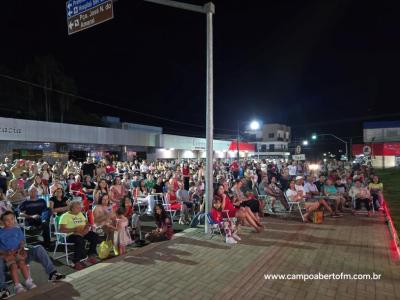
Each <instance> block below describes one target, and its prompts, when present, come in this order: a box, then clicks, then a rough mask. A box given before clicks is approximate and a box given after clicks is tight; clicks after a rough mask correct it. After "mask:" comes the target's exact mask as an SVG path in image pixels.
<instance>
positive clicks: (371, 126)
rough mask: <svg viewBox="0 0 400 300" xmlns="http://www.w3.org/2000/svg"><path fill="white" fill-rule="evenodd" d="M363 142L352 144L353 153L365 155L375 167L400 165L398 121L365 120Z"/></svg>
mask: <svg viewBox="0 0 400 300" xmlns="http://www.w3.org/2000/svg"><path fill="white" fill-rule="evenodd" d="M363 142H364V144H355V145H353V148H352V152H353V155H354V156H355V157H356V158H357V157H363V156H366V157H368V158H369V159H370V160H371V164H372V166H373V167H375V168H392V167H398V166H400V121H383V122H365V123H364V124H363Z"/></svg>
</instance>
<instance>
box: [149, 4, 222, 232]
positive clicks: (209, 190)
mask: <svg viewBox="0 0 400 300" xmlns="http://www.w3.org/2000/svg"><path fill="white" fill-rule="evenodd" d="M144 1H146V2H152V3H156V4H160V5H165V6H170V7H175V8H179V9H184V10H189V11H194V12H198V13H203V14H205V15H206V23H207V26H206V29H207V87H206V178H205V179H206V182H205V183H206V184H205V185H206V199H205V211H206V213H208V211H209V210H210V208H211V202H212V195H213V140H214V110H213V108H214V97H213V89H214V84H213V77H214V75H213V15H214V14H215V6H214V4H213V3H212V2H208V3H206V4H204V5H203V6H201V5H194V4H188V3H182V2H178V1H172V0H144ZM204 228H205V229H204V230H205V233H208V223H207V222H204Z"/></svg>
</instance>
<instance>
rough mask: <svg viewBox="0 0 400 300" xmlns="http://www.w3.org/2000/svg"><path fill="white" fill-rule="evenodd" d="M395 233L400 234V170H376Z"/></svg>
mask: <svg viewBox="0 0 400 300" xmlns="http://www.w3.org/2000/svg"><path fill="white" fill-rule="evenodd" d="M377 173H378V175H379V177H380V179H381V181H382V183H383V193H384V196H385V200H386V202H387V204H388V206H389V210H390V215H391V216H392V219H393V223H394V226H395V228H396V230H397V233H398V234H400V169H398V168H393V169H386V170H377Z"/></svg>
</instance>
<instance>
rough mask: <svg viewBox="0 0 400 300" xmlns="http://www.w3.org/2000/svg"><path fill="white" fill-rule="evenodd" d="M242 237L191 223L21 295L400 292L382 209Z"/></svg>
mask: <svg viewBox="0 0 400 300" xmlns="http://www.w3.org/2000/svg"><path fill="white" fill-rule="evenodd" d="M264 219H265V220H264V221H265V226H266V230H265V231H264V232H262V233H260V234H257V233H252V232H251V231H252V230H250V229H249V228H243V229H242V233H241V237H242V238H243V240H242V242H240V244H238V245H235V246H227V245H226V244H225V243H223V242H222V240H221V238H220V237H214V238H213V239H212V240H209V238H208V237H205V236H204V234H203V232H202V229H195V230H193V229H190V230H188V231H186V232H184V233H183V234H179V236H178V237H175V238H174V239H173V240H171V241H168V242H164V243H158V244H152V245H150V246H147V247H144V248H138V249H134V250H133V251H131V252H129V253H128V254H127V255H126V256H125V257H118V258H115V259H111V260H107V261H106V262H105V263H99V264H97V265H95V266H93V267H90V268H87V269H86V270H83V271H80V272H76V273H73V274H71V275H69V276H68V277H67V280H66V281H65V282H62V283H57V284H45V285H43V286H41V287H39V288H38V289H36V290H33V291H32V293H30V294H25V295H21V296H18V297H16V298H15V299H40V300H47V299H96V300H101V299H192V300H195V299H363V300H369V299H378V300H380V299H400V284H399V283H400V265H399V264H397V263H395V262H393V261H392V260H391V253H390V250H389V236H388V231H387V227H386V225H385V223H384V218H383V216H381V215H380V216H376V217H373V218H367V217H365V216H356V217H353V216H351V215H345V216H344V217H343V218H341V219H326V220H325V222H324V224H319V225H316V224H302V223H299V222H298V221H297V220H284V219H278V218H271V217H267V218H264ZM318 272H321V273H326V274H330V273H332V272H335V273H341V272H343V273H349V274H357V273H368V274H372V272H374V273H376V274H381V276H382V279H381V280H378V281H371V280H358V281H355V280H338V281H333V280H313V281H311V280H310V281H306V282H303V281H301V280H293V281H289V280H275V281H274V280H265V279H264V274H266V273H268V274H292V273H306V274H314V273H318Z"/></svg>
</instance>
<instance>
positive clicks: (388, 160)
mask: <svg viewBox="0 0 400 300" xmlns="http://www.w3.org/2000/svg"><path fill="white" fill-rule="evenodd" d="M371 163H372V166H373V167H374V168H376V169H383V168H385V169H386V168H394V167H396V157H395V156H375V157H374V158H373V159H372V160H371Z"/></svg>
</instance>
